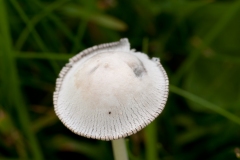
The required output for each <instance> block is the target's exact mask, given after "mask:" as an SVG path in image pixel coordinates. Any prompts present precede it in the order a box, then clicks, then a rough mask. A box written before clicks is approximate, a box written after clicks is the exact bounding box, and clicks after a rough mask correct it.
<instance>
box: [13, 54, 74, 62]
mask: <svg viewBox="0 0 240 160" xmlns="http://www.w3.org/2000/svg"><path fill="white" fill-rule="evenodd" d="M74 55H75V54H66V53H52V52H44V53H37V52H15V57H16V58H20V59H47V60H65V61H67V60H68V59H69V58H71V57H73V56H74Z"/></svg>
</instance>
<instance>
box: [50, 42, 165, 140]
mask: <svg viewBox="0 0 240 160" xmlns="http://www.w3.org/2000/svg"><path fill="white" fill-rule="evenodd" d="M76 82H77V83H78V86H77V87H76ZM168 85H169V84H168V78H167V74H166V72H165V70H164V69H163V67H162V65H161V64H160V61H159V59H158V58H154V59H153V60H150V59H149V58H148V56H147V55H146V54H143V53H140V52H135V51H134V50H130V44H129V42H128V39H126V38H124V39H121V40H120V41H118V42H113V43H106V44H101V45H98V46H94V47H91V48H89V49H86V50H84V51H82V52H80V53H79V54H77V55H76V56H74V57H72V58H71V59H70V60H69V63H67V64H66V66H65V67H63V69H62V70H61V72H60V74H59V78H58V79H57V82H56V89H55V92H54V108H55V112H56V114H57V115H58V117H59V118H60V120H61V121H62V122H63V123H64V125H65V126H66V127H67V128H69V129H70V130H72V131H73V132H74V133H76V134H79V135H82V136H85V137H88V138H94V139H101V140H113V139H119V138H123V137H126V136H129V135H131V134H134V133H136V132H137V131H139V130H141V129H142V128H144V127H145V126H146V125H148V124H149V123H150V122H152V121H153V120H154V119H155V118H156V117H157V116H158V115H159V114H160V113H161V112H162V110H163V108H164V106H165V104H166V101H167V96H168Z"/></svg>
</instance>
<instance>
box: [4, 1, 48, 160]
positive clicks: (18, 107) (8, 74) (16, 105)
mask: <svg viewBox="0 0 240 160" xmlns="http://www.w3.org/2000/svg"><path fill="white" fill-rule="evenodd" d="M0 12H1V13H0V22H1V23H0V33H1V35H2V37H3V39H4V41H2V43H1V44H0V45H1V47H0V48H1V52H0V54H1V64H2V65H3V66H2V68H1V70H2V72H1V73H2V74H3V76H2V90H3V92H4V93H5V94H4V96H5V98H4V101H5V103H4V105H5V107H10V108H11V107H12V108H11V109H12V110H15V111H16V113H17V116H18V120H19V123H20V124H21V129H22V130H21V131H22V133H23V134H24V135H25V136H26V141H28V142H29V143H28V145H29V146H30V148H29V150H30V151H31V153H32V156H33V158H34V159H36V160H41V159H43V157H42V154H41V150H40V147H39V144H38V142H37V139H36V137H35V135H34V134H33V133H32V132H31V131H30V129H29V126H30V117H29V115H28V111H27V106H26V105H25V102H24V98H23V96H22V94H21V91H20V85H19V81H18V80H19V79H18V73H17V68H16V61H15V59H14V56H13V51H12V44H11V43H12V40H11V36H10V30H9V26H8V20H7V19H8V17H7V12H6V8H5V2H4V1H0ZM7 110H10V109H7ZM27 150H28V149H27Z"/></svg>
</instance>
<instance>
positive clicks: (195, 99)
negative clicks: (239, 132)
mask: <svg viewBox="0 0 240 160" xmlns="http://www.w3.org/2000/svg"><path fill="white" fill-rule="evenodd" d="M170 91H171V92H173V93H175V94H178V95H180V96H182V97H184V98H186V99H189V100H191V101H193V102H195V103H198V104H200V105H202V106H203V107H205V108H207V109H210V110H212V111H214V112H216V113H218V114H220V115H222V116H224V117H225V118H227V119H229V120H231V121H233V122H235V123H237V124H239V125H240V118H239V117H238V116H236V115H234V114H232V113H230V112H228V111H226V110H225V109H223V108H221V107H219V106H217V105H215V104H213V103H211V102H208V101H207V100H205V99H202V98H201V97H198V96H196V95H194V94H192V93H190V92H187V91H185V90H182V89H180V88H178V87H176V86H173V85H170Z"/></svg>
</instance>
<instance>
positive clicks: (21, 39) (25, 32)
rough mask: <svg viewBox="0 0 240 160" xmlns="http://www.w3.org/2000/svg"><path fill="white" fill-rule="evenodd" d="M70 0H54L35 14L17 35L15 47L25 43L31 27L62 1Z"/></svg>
mask: <svg viewBox="0 0 240 160" xmlns="http://www.w3.org/2000/svg"><path fill="white" fill-rule="evenodd" d="M68 1H70V0H61V1H56V2H53V3H52V4H50V5H49V6H47V7H46V8H45V9H44V10H43V11H42V12H40V13H39V14H37V15H36V16H34V17H33V18H32V20H31V21H30V22H29V23H28V25H27V26H26V27H25V29H24V30H23V31H22V33H21V35H20V36H19V38H18V40H17V43H16V48H17V49H18V50H21V48H22V46H23V44H24V43H25V41H26V39H27V37H28V35H29V34H30V32H32V30H33V28H34V27H35V26H36V25H37V24H38V22H39V21H40V20H41V19H42V18H44V17H45V16H47V15H49V13H51V12H52V11H54V10H56V9H58V8H59V7H61V6H62V5H63V4H64V3H66V2H68Z"/></svg>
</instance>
